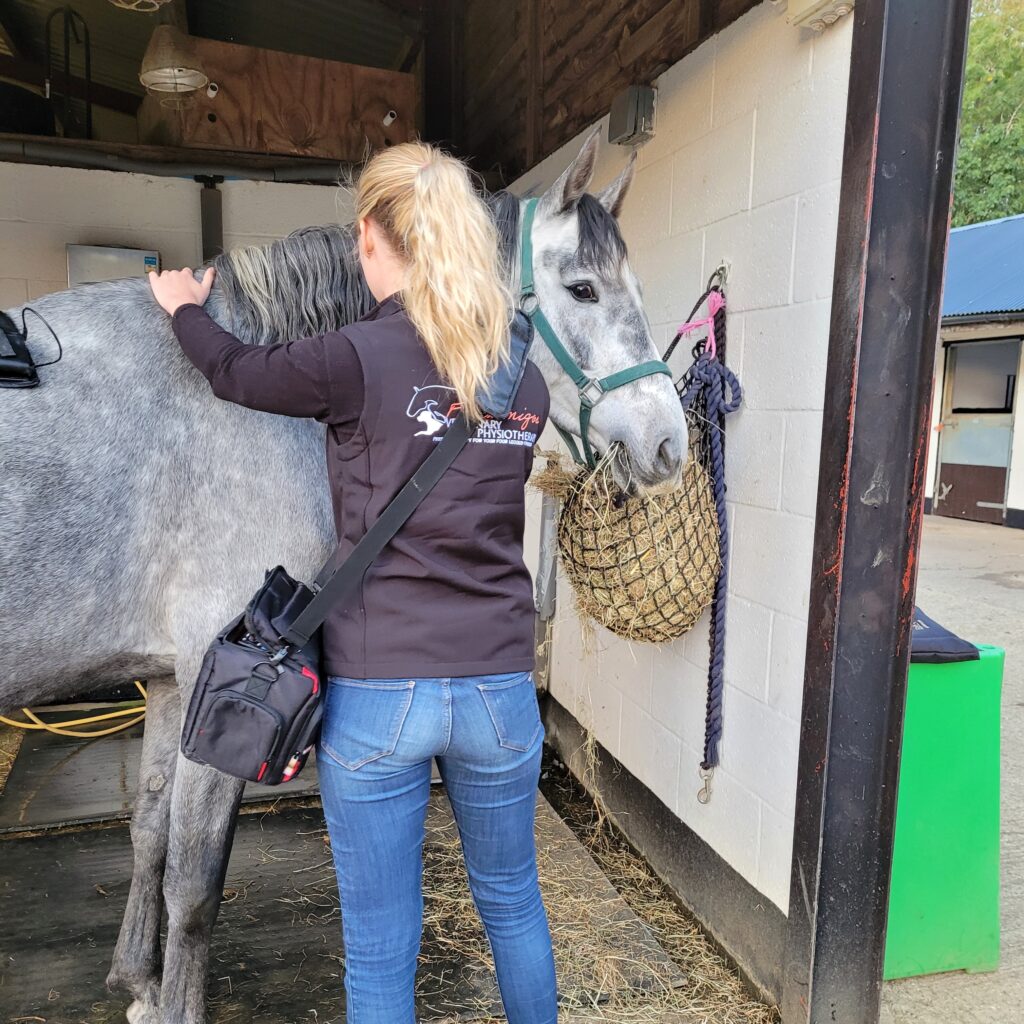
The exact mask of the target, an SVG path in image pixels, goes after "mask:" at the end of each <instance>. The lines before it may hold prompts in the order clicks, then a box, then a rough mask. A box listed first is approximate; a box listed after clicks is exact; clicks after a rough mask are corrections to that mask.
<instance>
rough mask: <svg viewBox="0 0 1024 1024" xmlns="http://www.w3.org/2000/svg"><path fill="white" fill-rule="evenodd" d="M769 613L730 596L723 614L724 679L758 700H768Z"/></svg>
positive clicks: (770, 621) (743, 599)
mask: <svg viewBox="0 0 1024 1024" xmlns="http://www.w3.org/2000/svg"><path fill="white" fill-rule="evenodd" d="M771 629H772V613H771V611H769V609H767V608H765V606H764V605H761V604H757V603H756V602H753V601H748V600H746V599H745V598H742V597H737V596H735V595H733V596H730V597H729V600H728V603H727V605H726V615H725V679H726V682H727V684H728V685H729V686H734V687H736V688H737V689H739V690H742V691H743V692H744V693H747V694H749V695H750V696H751V697H753V698H755V699H756V700H759V701H764V700H766V699H767V697H768V651H769V648H770V646H771Z"/></svg>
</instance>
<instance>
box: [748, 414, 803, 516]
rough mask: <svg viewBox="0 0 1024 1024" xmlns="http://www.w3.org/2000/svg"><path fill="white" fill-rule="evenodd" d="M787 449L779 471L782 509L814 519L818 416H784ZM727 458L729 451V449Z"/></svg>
mask: <svg viewBox="0 0 1024 1024" xmlns="http://www.w3.org/2000/svg"><path fill="white" fill-rule="evenodd" d="M785 415H786V450H785V456H784V460H783V469H782V507H783V508H784V509H785V510H786V511H787V512H795V513H796V514H797V515H801V516H813V515H814V512H815V507H816V505H817V500H818V459H819V457H820V455H821V413H820V412H790V413H786V414H785ZM729 454H730V456H731V455H732V451H731V450H730V453H729Z"/></svg>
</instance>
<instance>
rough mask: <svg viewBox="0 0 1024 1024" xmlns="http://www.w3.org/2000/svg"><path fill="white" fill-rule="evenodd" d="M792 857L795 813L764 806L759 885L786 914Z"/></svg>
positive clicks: (758, 866)
mask: <svg viewBox="0 0 1024 1024" xmlns="http://www.w3.org/2000/svg"><path fill="white" fill-rule="evenodd" d="M792 859H793V816H792V815H787V814H780V813H779V812H778V811H776V810H775V809H774V808H773V807H769V806H768V805H767V804H764V805H762V807H761V841H760V857H759V859H758V865H757V888H758V889H759V890H760V891H761V892H763V893H764V894H765V896H767V897H768V899H770V900H771V901H772V903H774V904H775V905H776V906H777V907H778V908H779V909H780V910H781V911H782V912H783V913H784V914H788V913H789V884H790V870H791V864H792Z"/></svg>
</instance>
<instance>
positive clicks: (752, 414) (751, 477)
mask: <svg viewBox="0 0 1024 1024" xmlns="http://www.w3.org/2000/svg"><path fill="white" fill-rule="evenodd" d="M785 427H786V414H785V413H781V412H763V411H761V410H759V409H744V408H743V407H742V406H741V407H740V408H739V410H738V411H737V412H736V413H735V414H734V415H733V416H730V417H727V422H726V435H727V440H726V449H725V450H726V456H725V481H726V486H727V493H728V496H729V500H730V501H734V502H737V503H738V504H741V505H758V506H759V507H761V508H778V507H779V497H780V491H781V483H782V461H783V445H784V440H785V439H786V430H785Z"/></svg>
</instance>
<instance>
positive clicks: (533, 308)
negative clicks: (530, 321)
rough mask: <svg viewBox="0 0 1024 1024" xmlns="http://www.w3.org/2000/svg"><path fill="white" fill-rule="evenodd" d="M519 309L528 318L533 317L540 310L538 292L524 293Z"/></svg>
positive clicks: (520, 297)
mask: <svg viewBox="0 0 1024 1024" xmlns="http://www.w3.org/2000/svg"><path fill="white" fill-rule="evenodd" d="M519 308H520V309H521V310H522V312H523V313H525V314H526V315H527V316H530V317H532V316H533V314H534V313H536V312H537V310H538V309H539V308H540V299H538V298H537V294H536V292H523V294H522V295H520V296H519Z"/></svg>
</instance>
